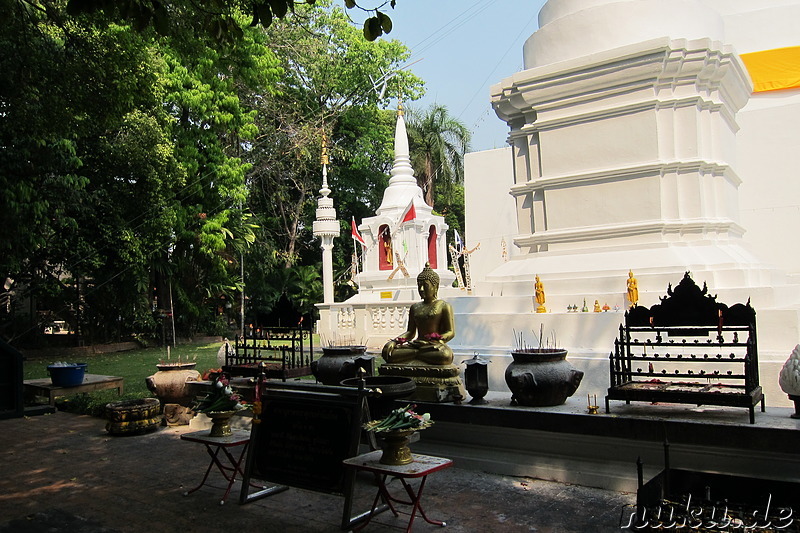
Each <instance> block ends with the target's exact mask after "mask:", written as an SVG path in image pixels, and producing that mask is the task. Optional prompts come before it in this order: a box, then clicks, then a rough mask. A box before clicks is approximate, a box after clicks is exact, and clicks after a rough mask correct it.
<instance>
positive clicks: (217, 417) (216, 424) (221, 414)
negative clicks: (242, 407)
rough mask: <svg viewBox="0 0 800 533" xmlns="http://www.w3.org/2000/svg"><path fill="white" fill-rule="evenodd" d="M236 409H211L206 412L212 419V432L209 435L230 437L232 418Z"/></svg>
mask: <svg viewBox="0 0 800 533" xmlns="http://www.w3.org/2000/svg"><path fill="white" fill-rule="evenodd" d="M235 414H236V411H209V412H207V413H206V416H208V417H209V418H210V419H211V432H210V433H209V434H208V436H209V437H229V436H230V435H231V434H232V433H233V432H232V431H231V418H233V415H235Z"/></svg>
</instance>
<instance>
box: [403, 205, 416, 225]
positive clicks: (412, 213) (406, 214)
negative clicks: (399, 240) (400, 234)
mask: <svg viewBox="0 0 800 533" xmlns="http://www.w3.org/2000/svg"><path fill="white" fill-rule="evenodd" d="M415 218H417V210H416V209H414V200H411V202H410V203H409V204H408V207H406V210H405V211H403V216H402V217H400V224H405V223H406V222H411V221H412V220H414V219H415Z"/></svg>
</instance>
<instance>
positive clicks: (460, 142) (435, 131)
mask: <svg viewBox="0 0 800 533" xmlns="http://www.w3.org/2000/svg"><path fill="white" fill-rule="evenodd" d="M407 115H408V121H407V124H408V136H409V149H410V151H411V165H412V166H413V167H414V172H415V174H416V176H417V184H418V185H419V186H420V188H421V189H422V191H423V193H424V195H425V203H427V204H428V205H429V206H431V207H434V204H435V202H436V199H437V192H438V193H439V194H441V195H442V196H443V197H444V198H447V199H449V197H451V196H452V194H453V186H454V185H456V184H461V183H463V182H464V154H465V153H466V152H467V151H468V150H469V141H470V132H469V130H468V129H467V127H466V126H464V124H462V123H461V122H459V121H458V120H457V119H455V118H453V117H451V116H450V114H449V113H448V111H447V108H446V107H445V106H443V105H441V104H434V105H432V106H431V107H429V108H428V109H426V110H424V111H421V112H420V111H416V110H414V109H409V110H408V113H407Z"/></svg>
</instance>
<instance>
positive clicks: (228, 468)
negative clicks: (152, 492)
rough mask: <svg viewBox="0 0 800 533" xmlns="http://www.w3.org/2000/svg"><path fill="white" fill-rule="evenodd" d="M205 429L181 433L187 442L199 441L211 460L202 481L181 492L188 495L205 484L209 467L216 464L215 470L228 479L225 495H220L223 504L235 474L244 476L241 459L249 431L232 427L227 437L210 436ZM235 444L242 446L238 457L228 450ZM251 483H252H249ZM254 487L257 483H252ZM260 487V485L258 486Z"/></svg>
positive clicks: (248, 440) (244, 452)
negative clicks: (220, 453) (224, 459)
mask: <svg viewBox="0 0 800 533" xmlns="http://www.w3.org/2000/svg"><path fill="white" fill-rule="evenodd" d="M208 431H209V430H207V429H205V430H203V431H195V432H192V433H186V434H184V435H181V440H186V441H189V442H199V443H201V444H203V445H205V447H206V451H207V452H208V455H210V456H211V462H209V463H208V468H206V473H205V475H204V476H203V481H201V482H200V484H199V485H198V486H196V487H195V488H193V489H192V490H188V491H186V492H184V493H183V495H184V496H188V495H189V494H191V493H193V492H194V491H196V490H198V489H199V488H200V487H202V486H203V485H205V484H206V480H207V479H208V474H210V473H211V468H212V467H214V465H216V466H217V470H219V471H220V473H221V474H222V475H223V476H224V477H225V479H226V480H227V481H228V487H227V488H226V489H225V495H224V496H222V499H221V500H220V502H219V504H220V505H223V504H224V503H225V500H227V499H228V495H229V494H230V492H231V487H233V483H234V482H235V481H236V474H237V473H238V474H241V476H242V478H244V471H243V470H242V460H243V459H244V458H245V456H246V453H247V447H248V445H249V444H250V431H247V430H243V429H234V430H233V431H232V433H231V435H229V436H227V437H211V436H209V434H208ZM237 446H241V447H242V451H241V452H240V453H239V456H238V457H235V456H234V455H233V454H232V453H231V452H230V450H229V448H235V447H237ZM220 450H221V451H222V453H223V454H224V455H225V457H227V458H228V463H229V465H228V464H224V463H223V462H222V461H221V460H220V457H219V452H220ZM228 472H230V475H228ZM251 485H252V483H251ZM253 486H254V487H255V486H257V485H253ZM259 487H260V486H259Z"/></svg>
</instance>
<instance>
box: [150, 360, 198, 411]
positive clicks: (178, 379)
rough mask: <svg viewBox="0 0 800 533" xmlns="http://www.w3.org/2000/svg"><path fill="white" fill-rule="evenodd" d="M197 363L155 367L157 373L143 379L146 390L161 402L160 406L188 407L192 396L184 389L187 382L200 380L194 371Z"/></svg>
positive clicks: (192, 398)
mask: <svg viewBox="0 0 800 533" xmlns="http://www.w3.org/2000/svg"><path fill="white" fill-rule="evenodd" d="M196 365H197V363H175V364H160V365H156V368H158V372H156V373H155V374H153V375H152V376H149V377H147V378H145V382H146V383H147V388H148V389H150V391H152V392H153V393H154V394H155V395H156V396H157V397H158V399H159V400H160V401H161V405H162V406H163V405H166V404H168V403H177V404H179V405H183V406H185V407H188V406H190V405H191V404H192V401H193V400H194V395H192V394H191V392H190V391H189V390H188V389H187V388H186V382H187V381H197V380H199V379H200V372H198V371H197V370H195V369H194V367H195V366H196Z"/></svg>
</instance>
